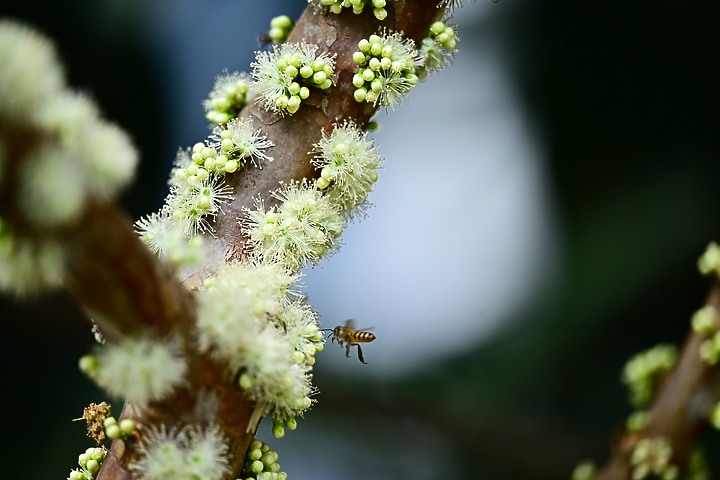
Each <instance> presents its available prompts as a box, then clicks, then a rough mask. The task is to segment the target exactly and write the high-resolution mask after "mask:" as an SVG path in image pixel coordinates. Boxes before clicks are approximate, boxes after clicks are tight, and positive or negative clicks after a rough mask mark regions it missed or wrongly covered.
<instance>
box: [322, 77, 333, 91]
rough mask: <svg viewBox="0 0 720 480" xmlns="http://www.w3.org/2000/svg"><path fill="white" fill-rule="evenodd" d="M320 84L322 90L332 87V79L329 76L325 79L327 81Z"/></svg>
mask: <svg viewBox="0 0 720 480" xmlns="http://www.w3.org/2000/svg"><path fill="white" fill-rule="evenodd" d="M319 86H320V88H321V89H322V90H327V89H328V88H330V87H332V80H330V79H329V78H328V79H325V81H324V82H323V83H321V84H320V85H319Z"/></svg>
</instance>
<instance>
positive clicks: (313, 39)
mask: <svg viewBox="0 0 720 480" xmlns="http://www.w3.org/2000/svg"><path fill="white" fill-rule="evenodd" d="M437 2H438V0H412V1H410V0H397V1H395V2H388V6H387V9H388V12H389V15H388V18H387V19H386V20H385V21H383V22H382V23H381V22H379V21H377V20H376V19H375V18H374V17H373V16H372V14H371V12H370V11H369V9H367V10H368V11H366V12H365V13H363V14H362V15H353V14H352V13H350V12H347V11H346V12H343V13H342V14H340V15H333V14H329V15H316V14H315V13H314V12H313V10H312V8H310V7H309V8H308V9H307V10H306V11H305V13H304V14H303V16H302V18H301V19H300V21H299V22H298V24H297V26H296V27H295V29H294V31H293V33H292V35H291V37H290V39H289V41H291V42H296V41H305V42H308V43H315V44H317V45H318V46H319V47H320V50H321V51H327V52H330V53H331V54H336V55H337V57H336V72H337V73H336V78H335V83H336V85H335V86H334V87H333V88H330V89H329V90H328V91H325V92H320V91H315V92H313V94H312V95H311V97H310V98H309V99H308V100H307V101H306V102H305V104H304V105H303V107H302V108H301V109H300V110H299V111H298V112H296V113H295V114H294V115H292V116H287V117H283V118H279V117H277V116H275V115H273V114H270V113H267V112H265V111H263V110H262V109H261V108H259V107H258V106H256V105H249V106H248V107H247V108H246V109H245V110H244V111H243V112H242V114H241V115H242V116H245V117H250V118H252V120H253V123H254V125H255V127H256V128H261V129H262V131H263V134H265V135H266V136H267V137H268V138H269V139H270V140H271V141H272V142H273V143H274V144H275V146H274V147H273V148H272V149H271V151H270V152H268V153H269V155H271V156H273V157H274V159H275V160H274V161H273V162H271V163H267V164H266V165H264V166H263V168H262V169H258V168H253V167H252V166H248V167H247V168H246V169H244V170H243V171H241V172H240V173H237V174H235V175H232V176H230V178H229V184H230V185H231V186H232V187H233V188H234V190H235V199H234V201H233V202H232V203H231V204H230V205H229V206H227V208H225V214H224V215H221V216H220V217H219V218H218V220H217V223H216V224H215V229H216V230H215V232H216V237H211V236H208V238H207V240H208V243H209V244H210V251H211V253H210V261H209V262H208V264H206V265H205V268H204V270H203V272H194V275H193V276H192V277H191V278H190V279H189V281H187V282H186V284H185V286H183V285H182V284H181V283H180V281H179V280H177V277H176V275H175V272H172V271H171V270H170V269H169V268H168V267H167V266H166V265H165V264H163V263H162V262H160V261H158V259H157V258H155V257H154V256H153V255H152V254H151V253H150V251H149V250H148V249H147V248H146V246H145V245H144V244H143V243H142V242H141V241H140V239H139V238H138V237H137V235H136V234H135V233H134V231H133V227H132V221H131V220H130V218H128V217H127V215H126V214H124V213H123V212H122V211H121V210H120V209H119V208H118V207H117V206H116V205H114V204H94V205H90V206H89V207H88V209H87V211H86V212H85V214H84V216H83V217H82V218H81V220H80V221H79V222H77V223H76V224H74V225H71V226H66V227H63V231H57V232H55V231H53V232H37V231H33V229H32V227H31V226H29V225H27V224H25V223H24V221H23V219H22V216H21V215H18V214H17V213H16V211H17V210H18V209H17V206H16V205H13V204H12V202H13V199H16V198H19V195H16V192H14V191H13V190H12V189H11V188H6V189H5V188H3V189H2V191H0V200H2V202H1V203H2V204H1V205H0V214H1V215H3V217H4V218H5V219H6V220H7V221H8V222H9V224H10V225H11V226H12V227H13V229H14V231H15V232H20V233H21V234H22V235H25V236H26V237H30V238H34V237H39V236H40V235H48V234H50V235H53V236H56V237H62V238H63V239H65V240H67V242H66V243H67V245H69V252H70V253H69V259H68V279H67V283H66V286H67V289H68V290H69V292H70V293H71V295H72V296H73V297H74V298H75V299H76V301H77V302H78V304H79V305H80V306H81V307H82V308H83V309H85V310H86V311H87V312H88V313H89V315H90V316H91V317H92V318H93V319H94V320H95V321H96V322H97V323H98V324H99V326H100V329H101V331H102V332H103V334H104V335H105V336H106V337H107V338H108V340H110V341H112V340H114V339H116V338H120V337H122V336H138V335H146V334H150V335H153V336H161V337H166V336H176V337H179V338H180V339H181V340H182V342H181V343H182V349H183V352H184V354H185V357H186V359H187V361H188V367H189V368H188V378H187V382H186V384H185V385H184V386H182V387H181V388H178V389H177V390H176V391H175V393H174V394H173V395H172V397H170V398H167V399H166V400H164V401H162V402H157V403H154V404H152V405H150V406H149V408H143V409H142V410H140V409H137V408H133V407H132V406H131V405H126V406H125V408H124V410H123V416H124V417H130V418H134V419H136V420H137V423H138V424H139V425H140V426H141V428H142V429H145V430H146V429H148V428H151V427H152V426H153V425H178V424H180V425H182V424H196V425H197V424H210V423H214V424H217V425H219V427H220V428H221V430H222V432H223V433H224V435H225V437H226V438H227V440H228V443H229V445H228V447H229V452H230V458H229V462H230V467H231V469H230V471H229V472H228V475H227V478H228V479H231V478H236V476H237V475H238V474H239V471H240V469H241V468H242V463H243V460H244V457H245V452H246V450H247V447H248V445H249V443H250V441H251V440H252V434H253V433H254V430H255V428H256V427H257V425H251V424H250V422H251V421H252V420H251V419H252V418H253V412H254V409H255V405H254V403H253V402H252V401H249V400H248V399H247V398H246V397H245V396H244V394H243V391H242V390H241V389H240V388H239V386H238V385H237V383H236V381H235V379H233V378H228V375H226V373H225V370H224V368H223V367H222V366H221V365H219V364H217V363H216V362H214V361H213V360H212V359H210V358H207V357H206V356H204V355H200V354H199V353H198V352H197V350H196V348H195V340H194V336H193V325H194V321H195V305H194V300H193V297H192V295H191V293H190V291H189V289H188V288H186V287H191V286H192V285H193V284H195V283H196V282H199V281H200V280H201V279H202V275H203V274H206V273H208V272H212V271H213V270H215V269H217V268H218V267H219V266H220V265H221V264H222V263H224V262H225V261H227V260H230V259H235V258H241V257H242V255H243V248H244V246H243V238H242V236H241V229H240V226H239V224H238V219H240V218H241V217H242V215H243V209H244V208H248V207H252V206H253V205H254V203H255V199H256V198H262V199H263V200H264V201H265V202H266V203H268V204H270V203H272V201H271V198H270V192H271V191H273V190H275V189H277V188H278V186H279V184H280V183H281V182H289V181H293V180H299V179H302V178H312V177H314V176H315V175H316V172H315V171H314V169H313V167H312V165H311V163H310V158H311V155H310V154H309V153H308V152H310V150H312V146H313V144H314V143H316V142H317V141H318V140H319V139H320V138H321V132H322V130H323V129H324V130H325V131H328V132H329V131H330V130H332V128H333V124H334V123H336V122H341V121H343V120H345V119H352V120H353V121H355V122H356V123H357V124H358V125H360V126H365V125H366V124H367V122H368V121H369V119H370V117H371V116H372V115H373V114H374V113H375V111H376V108H375V107H373V106H372V105H368V104H366V103H358V102H356V101H355V100H354V98H353V86H352V82H351V79H352V76H353V74H354V73H355V68H356V66H355V64H354V63H353V61H352V53H353V52H354V51H355V50H356V48H357V43H358V41H359V40H360V39H362V38H366V37H368V36H369V35H370V34H372V33H375V32H378V31H379V30H381V28H383V27H385V28H388V29H390V30H397V31H403V32H404V33H405V35H406V36H408V37H410V38H413V39H414V40H416V41H418V40H419V39H420V38H421V37H422V36H423V35H424V34H425V32H427V30H428V28H429V26H430V24H431V23H432V22H433V21H434V20H436V19H437V18H438V17H439V16H440V15H441V14H442V13H443V12H442V9H438V8H436V4H437ZM11 128H13V127H12V126H6V125H3V123H2V118H0V129H5V130H4V131H5V133H7V135H6V140H8V145H6V146H5V148H6V152H7V153H8V158H9V159H10V161H9V162H6V163H7V164H8V165H11V167H9V169H8V171H6V172H5V185H4V186H9V185H10V184H11V182H10V181H9V179H10V178H11V177H12V176H14V175H15V174H16V173H17V165H18V164H20V163H21V162H22V160H23V158H24V156H25V153H26V149H27V145H30V144H31V143H32V142H31V140H32V139H33V138H34V134H33V131H32V128H30V127H28V128H26V129H18V131H10V129H11ZM21 130H22V131H21ZM17 201H20V200H17ZM137 455H138V451H137V444H136V443H134V442H123V441H116V442H114V443H113V447H112V453H111V454H110V455H109V456H108V458H107V459H106V462H105V465H104V466H103V468H102V470H101V473H100V475H99V478H100V479H101V480H111V479H112V480H117V479H130V478H134V475H133V474H132V472H131V470H130V469H129V465H131V463H132V460H133V459H135V458H136V457H137Z"/></svg>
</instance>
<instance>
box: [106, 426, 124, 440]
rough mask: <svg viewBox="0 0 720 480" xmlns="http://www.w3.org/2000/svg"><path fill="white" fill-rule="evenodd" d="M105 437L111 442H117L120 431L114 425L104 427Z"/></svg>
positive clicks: (120, 434)
mask: <svg viewBox="0 0 720 480" xmlns="http://www.w3.org/2000/svg"><path fill="white" fill-rule="evenodd" d="M105 435H107V436H108V438H110V439H112V440H117V439H118V438H120V437H121V436H122V431H121V430H120V427H119V426H118V425H117V423H116V424H114V425H110V426H109V427H105Z"/></svg>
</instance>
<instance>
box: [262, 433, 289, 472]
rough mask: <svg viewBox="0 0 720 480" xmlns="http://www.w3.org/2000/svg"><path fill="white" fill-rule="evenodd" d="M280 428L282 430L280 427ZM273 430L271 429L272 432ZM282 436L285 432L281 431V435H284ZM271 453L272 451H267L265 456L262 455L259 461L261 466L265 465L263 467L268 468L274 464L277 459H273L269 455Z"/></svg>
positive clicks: (273, 457) (272, 456)
mask: <svg viewBox="0 0 720 480" xmlns="http://www.w3.org/2000/svg"><path fill="white" fill-rule="evenodd" d="M280 428H282V426H281V427H280ZM274 429H275V427H273V430H274ZM273 434H274V433H273ZM284 434H285V432H284V431H283V435H284ZM275 438H281V437H275ZM271 451H272V450H270V451H268V452H267V453H266V454H265V455H263V456H262V458H261V459H260V461H261V462H263V464H264V465H265V467H269V466H270V465H272V464H274V463H275V462H276V460H277V459H276V458H275V456H274V455H272V454H271V453H270V452H271Z"/></svg>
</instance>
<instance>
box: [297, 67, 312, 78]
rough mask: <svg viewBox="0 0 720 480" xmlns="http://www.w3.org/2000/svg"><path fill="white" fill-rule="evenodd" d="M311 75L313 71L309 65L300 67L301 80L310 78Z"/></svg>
mask: <svg viewBox="0 0 720 480" xmlns="http://www.w3.org/2000/svg"><path fill="white" fill-rule="evenodd" d="M313 73H315V71H314V70H313V69H312V67H311V66H310V65H303V66H302V67H300V76H301V77H302V78H309V77H311V76H312V74H313Z"/></svg>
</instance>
